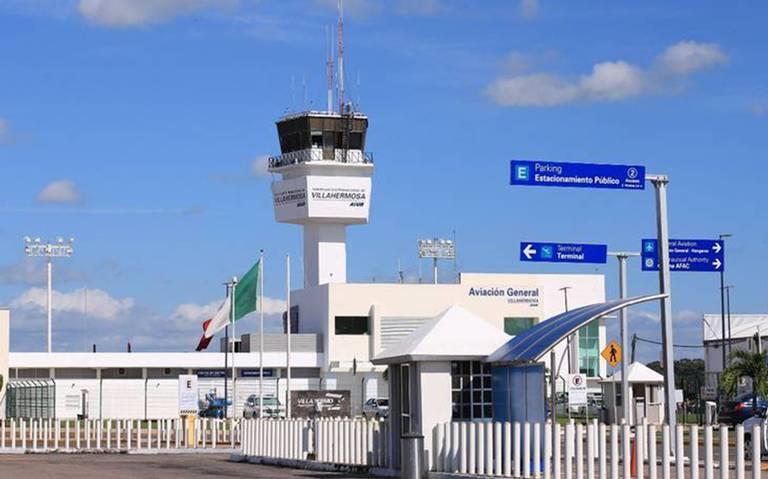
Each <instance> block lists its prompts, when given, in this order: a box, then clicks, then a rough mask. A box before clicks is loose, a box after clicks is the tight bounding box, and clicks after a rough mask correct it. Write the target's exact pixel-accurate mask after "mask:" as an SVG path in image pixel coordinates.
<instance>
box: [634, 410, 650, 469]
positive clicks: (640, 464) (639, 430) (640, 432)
mask: <svg viewBox="0 0 768 479" xmlns="http://www.w3.org/2000/svg"><path fill="white" fill-rule="evenodd" d="M647 430H648V423H646V422H645V421H643V422H642V424H638V425H637V426H635V453H636V454H635V458H636V459H635V464H636V466H637V475H636V477H637V479H643V476H644V474H645V465H644V464H645V447H646V444H647V442H646V440H645V436H646V431H647Z"/></svg>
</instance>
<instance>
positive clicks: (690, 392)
mask: <svg viewBox="0 0 768 479" xmlns="http://www.w3.org/2000/svg"><path fill="white" fill-rule="evenodd" d="M646 366H648V367H649V368H651V369H653V370H654V371H656V372H657V373H659V374H664V368H662V367H661V364H660V363H659V362H658V361H653V362H650V363H648V364H646ZM703 384H704V360H703V359H678V360H676V361H675V388H677V389H682V390H683V392H684V393H685V397H686V398H698V397H699V395H700V388H701V386H702V385H703Z"/></svg>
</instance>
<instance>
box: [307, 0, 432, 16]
mask: <svg viewBox="0 0 768 479" xmlns="http://www.w3.org/2000/svg"><path fill="white" fill-rule="evenodd" d="M314 3H315V4H317V5H319V6H321V7H326V8H328V9H333V10H336V9H337V6H338V0H314ZM390 9H391V11H392V12H394V13H396V14H398V15H409V16H425V15H434V14H436V13H439V12H440V11H442V10H444V9H445V0H398V1H397V2H394V1H381V0H344V15H345V16H347V15H348V16H351V17H367V16H370V15H375V14H379V13H382V12H385V11H386V10H390Z"/></svg>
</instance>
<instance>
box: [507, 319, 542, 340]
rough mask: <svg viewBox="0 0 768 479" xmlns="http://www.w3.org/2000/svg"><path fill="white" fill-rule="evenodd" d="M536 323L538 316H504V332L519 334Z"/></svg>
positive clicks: (512, 334) (511, 334) (513, 334)
mask: <svg viewBox="0 0 768 479" xmlns="http://www.w3.org/2000/svg"><path fill="white" fill-rule="evenodd" d="M534 324H536V318H504V332H505V333H507V334H509V335H510V336H517V335H518V334H520V333H522V332H523V331H525V330H526V329H528V328H531V327H533V325H534Z"/></svg>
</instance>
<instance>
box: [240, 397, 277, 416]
mask: <svg viewBox="0 0 768 479" xmlns="http://www.w3.org/2000/svg"><path fill="white" fill-rule="evenodd" d="M263 401H264V414H263V416H262V417H272V418H275V417H280V416H281V415H282V407H281V405H280V400H279V399H277V398H276V397H274V396H264V399H263ZM243 417H244V418H246V419H252V418H258V417H259V396H258V394H251V395H250V396H248V399H246V400H245V404H244V405H243Z"/></svg>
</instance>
